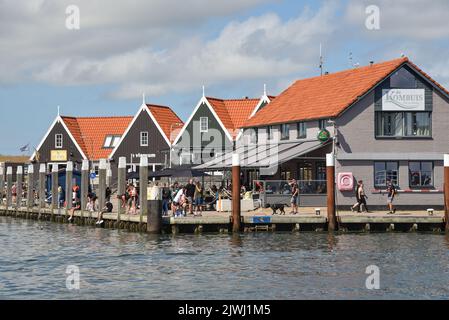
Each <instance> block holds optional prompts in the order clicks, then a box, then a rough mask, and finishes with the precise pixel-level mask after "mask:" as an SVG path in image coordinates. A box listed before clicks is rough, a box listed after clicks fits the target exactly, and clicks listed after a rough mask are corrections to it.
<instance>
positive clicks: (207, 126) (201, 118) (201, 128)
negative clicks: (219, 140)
mask: <svg viewBox="0 0 449 320" xmlns="http://www.w3.org/2000/svg"><path fill="white" fill-rule="evenodd" d="M203 120H206V129H203ZM208 131H209V118H208V117H200V132H208Z"/></svg>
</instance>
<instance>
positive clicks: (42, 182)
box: [38, 163, 47, 212]
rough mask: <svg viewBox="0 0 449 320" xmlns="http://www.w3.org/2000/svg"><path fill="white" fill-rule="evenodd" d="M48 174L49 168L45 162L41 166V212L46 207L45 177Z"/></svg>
mask: <svg viewBox="0 0 449 320" xmlns="http://www.w3.org/2000/svg"><path fill="white" fill-rule="evenodd" d="M46 176H47V168H46V167H45V164H43V163H42V164H41V165H40V167H39V191H38V194H39V209H40V210H39V212H41V211H42V209H44V208H45V196H46V194H45V179H46Z"/></svg>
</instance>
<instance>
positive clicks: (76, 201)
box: [68, 185, 81, 222]
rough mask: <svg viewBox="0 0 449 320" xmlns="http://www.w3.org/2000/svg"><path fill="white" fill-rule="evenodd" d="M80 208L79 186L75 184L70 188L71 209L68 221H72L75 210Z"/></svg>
mask: <svg viewBox="0 0 449 320" xmlns="http://www.w3.org/2000/svg"><path fill="white" fill-rule="evenodd" d="M78 210H81V201H80V197H79V186H77V185H75V186H73V188H72V209H71V210H70V217H69V219H68V221H69V222H70V221H72V219H73V216H74V215H75V211H78Z"/></svg>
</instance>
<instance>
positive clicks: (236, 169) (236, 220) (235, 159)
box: [232, 153, 241, 232]
mask: <svg viewBox="0 0 449 320" xmlns="http://www.w3.org/2000/svg"><path fill="white" fill-rule="evenodd" d="M240 220H241V212H240V156H239V154H238V153H234V154H233V155H232V232H239V231H240V228H241V225H240Z"/></svg>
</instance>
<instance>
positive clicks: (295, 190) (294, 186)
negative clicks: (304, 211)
mask: <svg viewBox="0 0 449 320" xmlns="http://www.w3.org/2000/svg"><path fill="white" fill-rule="evenodd" d="M290 186H291V188H292V197H291V200H290V203H291V204H292V212H290V214H297V213H298V204H299V186H298V184H297V183H296V180H295V179H293V180H292V181H291V183H290Z"/></svg>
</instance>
